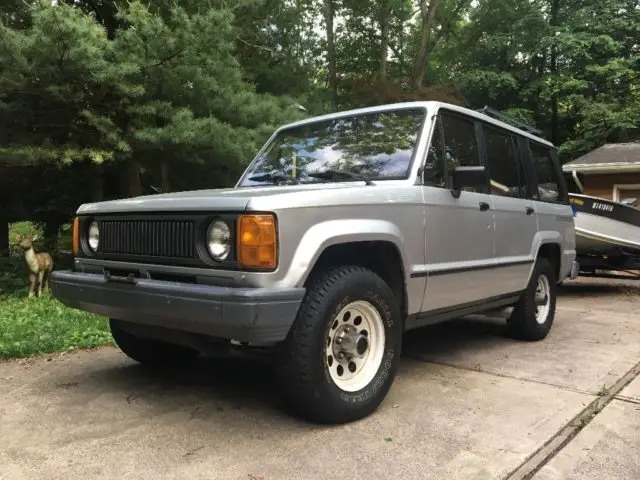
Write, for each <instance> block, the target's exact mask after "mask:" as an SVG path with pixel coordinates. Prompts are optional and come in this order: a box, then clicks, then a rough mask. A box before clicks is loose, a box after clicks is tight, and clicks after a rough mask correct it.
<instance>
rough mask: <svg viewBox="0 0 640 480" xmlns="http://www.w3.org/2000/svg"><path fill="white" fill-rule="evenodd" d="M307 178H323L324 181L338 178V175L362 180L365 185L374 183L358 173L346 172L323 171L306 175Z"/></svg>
mask: <svg viewBox="0 0 640 480" xmlns="http://www.w3.org/2000/svg"><path fill="white" fill-rule="evenodd" d="M307 175H308V176H309V177H312V178H323V179H326V180H329V179H332V178H336V177H339V176H340V175H342V176H344V177H347V178H351V179H353V180H362V181H363V182H364V183H365V184H366V185H373V184H374V183H373V182H372V181H371V179H370V178H369V177H367V176H366V175H361V174H359V173H353V172H348V171H346V170H323V171H322V172H315V173H307Z"/></svg>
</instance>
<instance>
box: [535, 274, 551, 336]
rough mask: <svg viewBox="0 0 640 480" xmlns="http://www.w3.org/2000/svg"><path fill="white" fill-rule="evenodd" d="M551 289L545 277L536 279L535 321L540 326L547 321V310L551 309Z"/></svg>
mask: <svg viewBox="0 0 640 480" xmlns="http://www.w3.org/2000/svg"><path fill="white" fill-rule="evenodd" d="M550 297H551V287H550V285H549V279H548V278H547V276H546V275H540V276H539V277H538V284H537V285H536V293H535V304H536V321H537V322H538V323H539V324H540V325H542V324H543V323H545V322H546V321H547V317H548V316H549V310H550V309H551V298H550Z"/></svg>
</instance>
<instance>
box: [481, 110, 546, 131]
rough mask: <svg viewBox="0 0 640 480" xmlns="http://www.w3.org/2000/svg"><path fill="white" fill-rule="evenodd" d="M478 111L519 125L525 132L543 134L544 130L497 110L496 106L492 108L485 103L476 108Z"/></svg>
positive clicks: (516, 125) (515, 125)
mask: <svg viewBox="0 0 640 480" xmlns="http://www.w3.org/2000/svg"><path fill="white" fill-rule="evenodd" d="M476 112H479V113H484V114H485V115H487V116H489V117H493V118H495V119H496V120H501V121H503V122H505V123H510V124H511V125H513V126H514V127H517V128H519V129H521V130H524V131H525V132H528V133H532V134H534V135H537V136H539V137H541V136H542V130H539V129H537V128H535V127H532V126H531V125H527V124H526V123H524V122H522V121H521V120H518V119H517V118H515V117H513V116H511V115H507V114H506V113H503V112H501V111H500V110H496V109H495V108H491V107H489V106H488V105H485V106H484V107H483V108H480V109H478V110H476Z"/></svg>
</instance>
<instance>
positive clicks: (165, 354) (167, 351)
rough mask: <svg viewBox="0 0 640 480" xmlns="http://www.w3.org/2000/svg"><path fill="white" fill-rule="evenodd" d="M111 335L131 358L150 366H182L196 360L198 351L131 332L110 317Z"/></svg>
mask: <svg viewBox="0 0 640 480" xmlns="http://www.w3.org/2000/svg"><path fill="white" fill-rule="evenodd" d="M109 328H110V329H111V336H112V337H113V340H114V341H115V343H116V345H117V346H118V347H119V348H120V350H122V352H123V353H124V354H125V355H127V356H128V357H129V358H131V359H133V360H135V361H136V362H138V363H141V364H143V365H146V366H150V367H172V366H182V365H185V364H189V363H192V362H195V361H196V360H197V358H198V352H197V351H196V350H192V349H190V348H187V347H183V346H181V345H173V344H171V343H166V342H161V341H160V340H155V339H151V338H144V337H139V336H136V335H133V334H132V333H129V332H128V331H126V330H125V329H124V328H122V325H121V322H120V321H119V320H115V319H109Z"/></svg>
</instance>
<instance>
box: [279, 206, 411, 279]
mask: <svg viewBox="0 0 640 480" xmlns="http://www.w3.org/2000/svg"><path fill="white" fill-rule="evenodd" d="M367 241H384V242H389V243H392V244H393V245H395V246H396V248H397V249H398V252H399V253H400V256H401V258H402V265H401V267H402V272H403V276H404V278H405V279H406V272H407V271H409V270H408V267H407V256H406V251H405V245H404V239H403V236H402V232H401V231H400V229H399V228H398V227H397V226H396V225H394V224H393V223H391V222H388V221H384V220H370V219H342V220H328V221H326V222H320V223H317V224H315V225H313V226H312V227H311V228H309V229H308V230H307V231H306V232H305V234H304V235H303V236H302V238H301V239H300V242H299V243H298V247H297V248H296V251H295V253H294V255H293V257H292V260H291V263H290V264H289V269H288V270H287V274H286V276H285V279H286V280H285V281H286V283H287V284H289V285H293V284H295V286H297V287H301V286H302V285H304V282H305V281H306V280H307V278H308V276H309V274H310V273H311V271H312V270H313V268H314V266H315V264H316V262H317V261H318V259H319V258H320V256H321V255H322V253H323V252H324V251H325V250H326V249H327V248H329V247H331V246H333V245H339V244H343V243H353V242H367Z"/></svg>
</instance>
